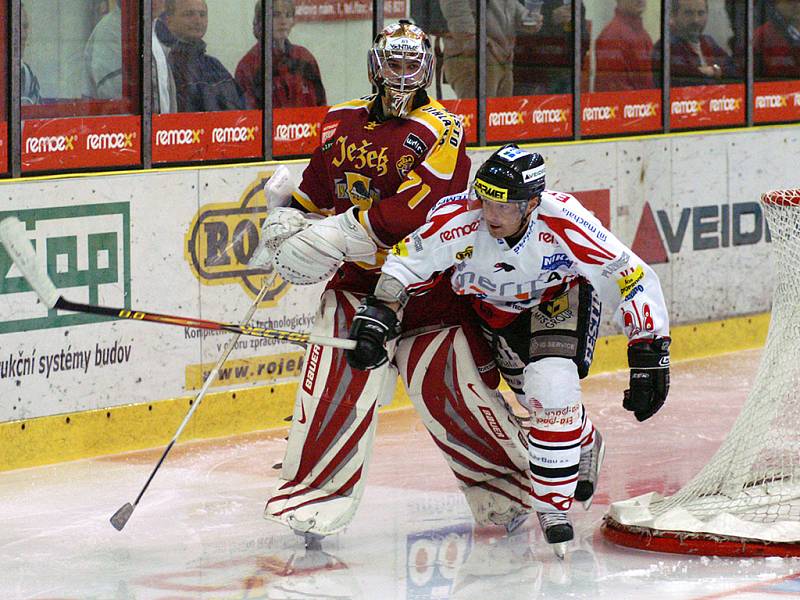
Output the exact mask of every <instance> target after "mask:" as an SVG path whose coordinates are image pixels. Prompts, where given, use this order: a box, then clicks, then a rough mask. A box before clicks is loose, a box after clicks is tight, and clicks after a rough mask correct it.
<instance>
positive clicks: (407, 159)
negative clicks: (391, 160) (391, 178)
mask: <svg viewBox="0 0 800 600" xmlns="http://www.w3.org/2000/svg"><path fill="white" fill-rule="evenodd" d="M396 166H397V174H398V175H399V176H400V179H405V178H406V175H408V172H409V171H410V170H411V167H413V166H414V157H413V156H411V155H410V154H404V155H403V156H401V157H400V158H399V159H397V165H396Z"/></svg>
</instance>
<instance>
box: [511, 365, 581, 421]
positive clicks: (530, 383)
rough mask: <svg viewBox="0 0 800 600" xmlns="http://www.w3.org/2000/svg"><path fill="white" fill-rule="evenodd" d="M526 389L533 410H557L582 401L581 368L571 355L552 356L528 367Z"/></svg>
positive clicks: (525, 371) (524, 385)
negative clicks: (579, 371)
mask: <svg viewBox="0 0 800 600" xmlns="http://www.w3.org/2000/svg"><path fill="white" fill-rule="evenodd" d="M523 376H524V378H525V381H524V383H523V389H524V390H525V397H526V398H527V399H528V402H529V403H530V405H531V406H530V408H531V409H538V408H540V407H541V408H542V409H543V410H555V409H559V408H567V407H568V406H573V405H575V404H580V401H581V384H580V378H579V377H578V367H577V366H576V365H575V363H574V362H572V361H571V360H570V359H568V358H558V357H548V358H543V359H541V360H537V361H536V362H533V363H531V364H529V365H527V366H526V367H525V370H524V371H523Z"/></svg>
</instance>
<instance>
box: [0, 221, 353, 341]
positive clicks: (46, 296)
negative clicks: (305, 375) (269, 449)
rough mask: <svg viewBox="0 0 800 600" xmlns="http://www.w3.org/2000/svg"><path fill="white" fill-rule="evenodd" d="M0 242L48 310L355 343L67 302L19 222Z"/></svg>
mask: <svg viewBox="0 0 800 600" xmlns="http://www.w3.org/2000/svg"><path fill="white" fill-rule="evenodd" d="M0 242H2V244H3V246H5V248H6V251H7V252H8V255H9V256H10V257H11V260H12V261H14V264H15V265H17V268H18V269H19V270H20V272H21V273H22V275H23V277H25V279H26V280H27V281H28V284H29V285H30V286H31V288H32V289H33V291H34V292H36V294H37V295H38V296H39V298H40V299H41V301H42V302H43V303H44V304H45V305H46V306H47V307H48V308H51V309H52V308H56V309H60V310H69V311H72V312H80V313H90V314H95V315H105V316H109V317H117V318H120V319H131V320H134V321H149V322H151V323H162V324H165V325H177V326H178V327H191V328H195V329H211V330H218V331H219V330H224V331H230V332H231V333H236V334H239V335H249V336H254V337H262V338H269V339H273V340H281V341H284V342H290V343H293V344H300V345H306V344H319V345H320V346H332V347H334V348H342V349H344V350H352V349H353V348H355V346H356V342H355V340H348V339H344V338H335V337H328V336H322V335H313V334H310V333H303V332H297V331H287V330H285V329H268V328H266V327H252V326H250V325H247V324H244V323H243V324H241V325H236V324H234V323H222V322H219V321H207V320H205V319H195V318H191V317H178V316H173V315H163V314H159V313H152V312H147V311H142V310H131V309H127V308H111V307H106V306H98V305H95V304H83V303H80V302H71V301H69V300H67V299H65V298H64V297H63V296H61V295H60V294H59V292H58V290H57V289H56V287H55V285H54V284H53V282H52V281H51V280H50V278H49V277H48V276H47V274H46V273H45V272H44V271H43V270H42V269H40V268H39V267H38V265H37V264H36V254H35V252H34V250H33V246H32V245H31V243H30V242H29V241H28V238H27V237H26V236H25V229H24V226H23V225H22V223H21V222H20V220H19V219H17V218H16V217H8V218H6V219H3V221H2V222H0Z"/></svg>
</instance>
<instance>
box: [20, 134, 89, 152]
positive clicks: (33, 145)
mask: <svg viewBox="0 0 800 600" xmlns="http://www.w3.org/2000/svg"><path fill="white" fill-rule="evenodd" d="M77 141H78V135H77V134H75V135H44V136H40V137H29V138H28V139H27V140H25V152H27V153H28V154H52V153H55V152H71V151H73V150H75V142H77Z"/></svg>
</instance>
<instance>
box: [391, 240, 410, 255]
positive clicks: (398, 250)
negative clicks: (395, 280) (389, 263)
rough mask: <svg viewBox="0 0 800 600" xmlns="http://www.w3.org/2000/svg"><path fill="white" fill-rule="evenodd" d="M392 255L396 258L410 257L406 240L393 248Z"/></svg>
mask: <svg viewBox="0 0 800 600" xmlns="http://www.w3.org/2000/svg"><path fill="white" fill-rule="evenodd" d="M392 254H394V255H395V256H408V246H407V245H406V241H405V240H400V241H399V242H397V243H396V244H395V245H394V246H392Z"/></svg>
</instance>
